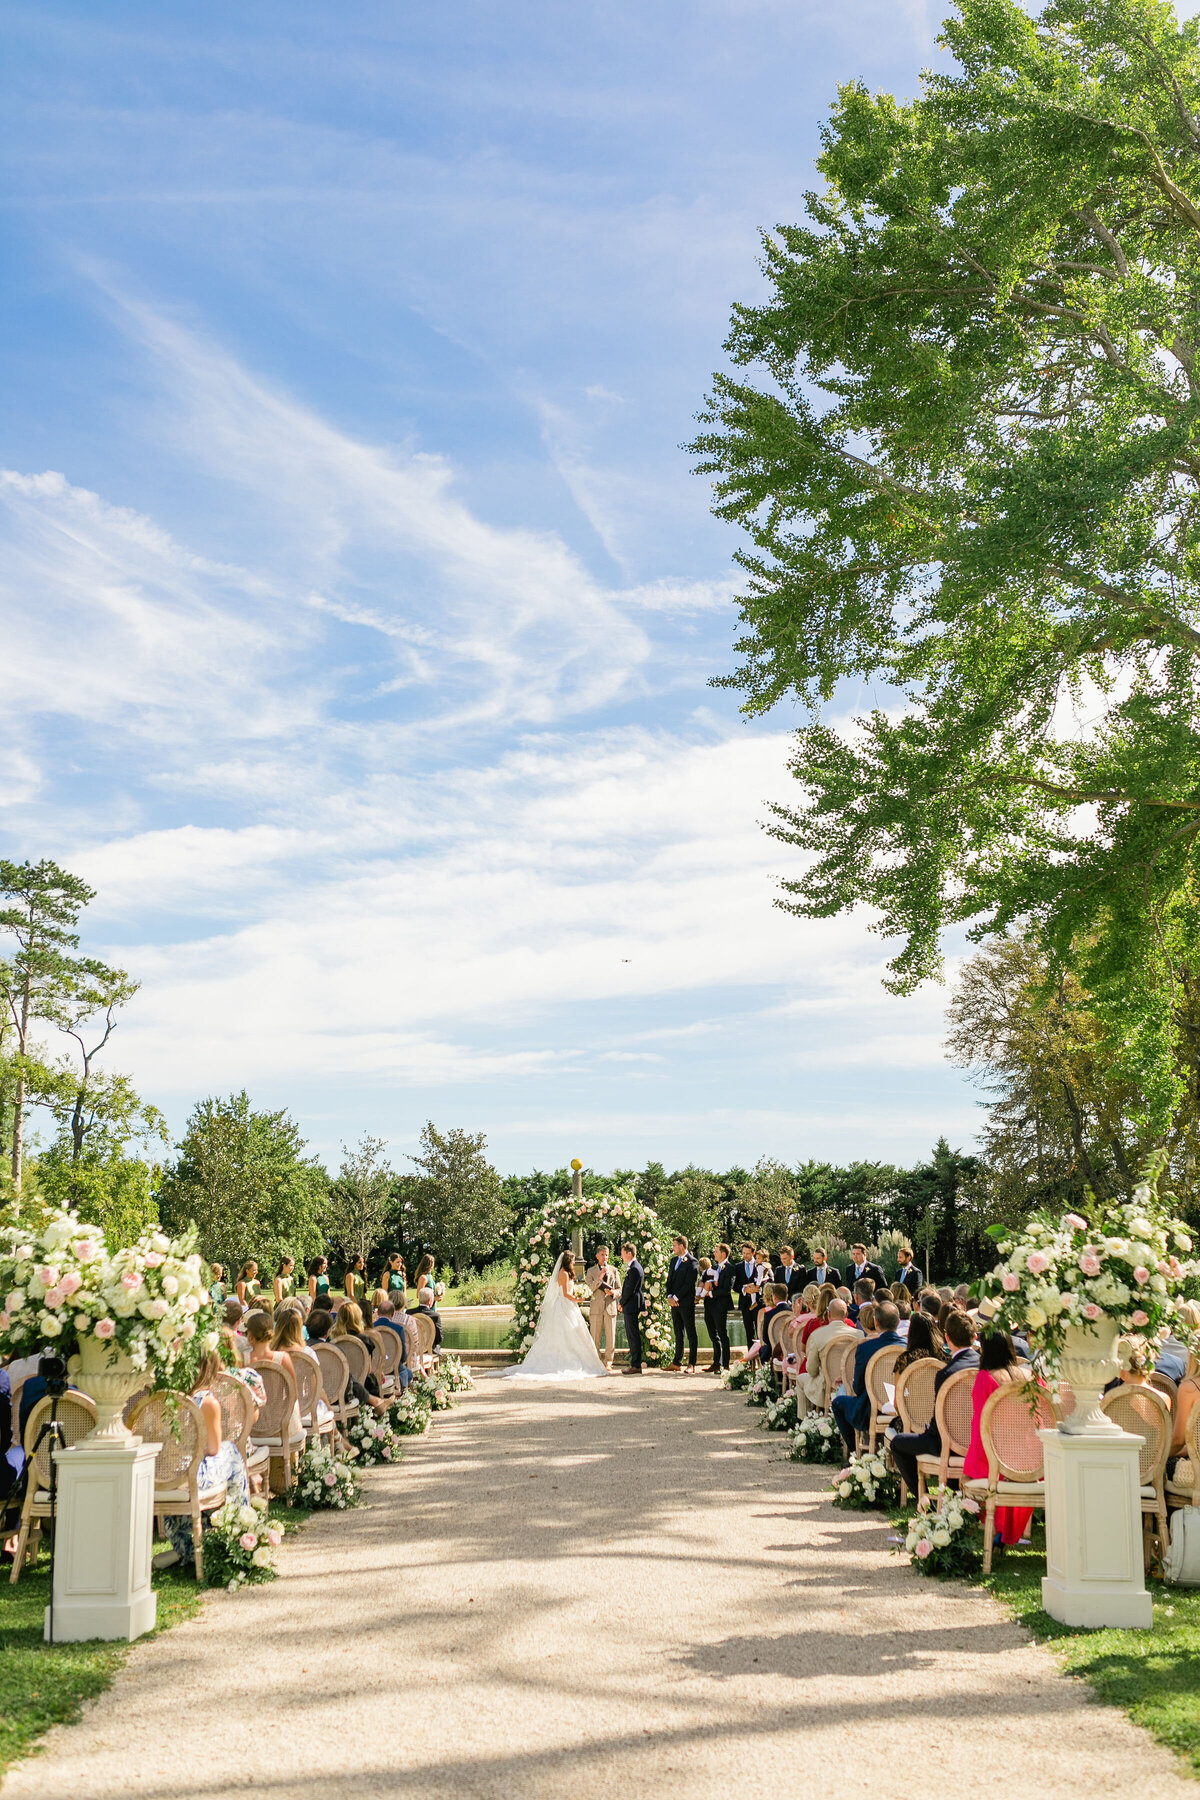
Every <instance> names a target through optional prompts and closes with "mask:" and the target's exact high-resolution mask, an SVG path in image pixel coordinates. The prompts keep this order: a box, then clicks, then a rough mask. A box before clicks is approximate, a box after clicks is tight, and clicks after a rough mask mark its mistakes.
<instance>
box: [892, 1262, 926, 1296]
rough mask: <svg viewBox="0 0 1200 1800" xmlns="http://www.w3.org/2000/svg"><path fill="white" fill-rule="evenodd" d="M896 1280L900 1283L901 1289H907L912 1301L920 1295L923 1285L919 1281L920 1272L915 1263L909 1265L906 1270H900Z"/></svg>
mask: <svg viewBox="0 0 1200 1800" xmlns="http://www.w3.org/2000/svg"><path fill="white" fill-rule="evenodd" d="M896 1280H897V1281H898V1282H900V1283H901V1285H902V1286H903V1287H906V1288H907V1289H908V1291H909V1293H910V1294H911V1295H912V1296H913V1298H914V1299H915V1298H916V1296H917V1295H918V1294H919V1293H920V1291H921V1288H922V1285H923V1284H922V1281H921V1271H920V1270H919V1269H918V1267H917V1265H916V1263H909V1265H908V1267H907V1268H906V1269H901V1271H900V1273H899V1274H898V1275H897V1277H896Z"/></svg>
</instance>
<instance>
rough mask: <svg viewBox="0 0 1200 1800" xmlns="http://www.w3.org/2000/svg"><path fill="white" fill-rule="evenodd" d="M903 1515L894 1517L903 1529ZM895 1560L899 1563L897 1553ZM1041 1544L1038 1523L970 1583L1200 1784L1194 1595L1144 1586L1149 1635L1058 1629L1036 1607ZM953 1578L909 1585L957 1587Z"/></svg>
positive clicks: (1198, 1594) (1042, 1566) (1199, 1668)
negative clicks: (1023, 1541) (1026, 1541)
mask: <svg viewBox="0 0 1200 1800" xmlns="http://www.w3.org/2000/svg"><path fill="white" fill-rule="evenodd" d="M909 1516H910V1515H909V1513H908V1512H896V1513H895V1514H894V1515H893V1529H897V1528H902V1526H903V1523H904V1522H906V1521H907V1519H908V1517H909ZM897 1554H899V1555H900V1556H904V1555H905V1554H906V1553H905V1552H904V1551H903V1550H901V1551H899V1552H898V1553H897ZM1045 1573H1046V1539H1045V1532H1044V1527H1043V1525H1042V1523H1041V1521H1040V1519H1037V1518H1035V1520H1034V1524H1033V1541H1032V1543H1031V1545H1030V1547H1029V1548H1028V1549H1024V1550H1004V1551H997V1553H996V1559H995V1562H994V1563H993V1565H992V1572H991V1574H990V1575H975V1576H968V1577H966V1580H967V1581H968V1584H969V1585H970V1586H972V1587H982V1588H983V1589H984V1590H985V1591H986V1592H987V1593H989V1594H991V1595H992V1597H993V1599H995V1600H998V1601H999V1602H1000V1604H1001V1605H1002V1606H1003V1607H1005V1608H1006V1610H1007V1611H1008V1612H1009V1613H1011V1615H1012V1616H1013V1618H1014V1619H1016V1621H1017V1623H1018V1624H1019V1625H1023V1626H1024V1627H1025V1629H1026V1630H1027V1631H1028V1632H1029V1634H1030V1636H1031V1637H1032V1638H1033V1639H1034V1640H1035V1642H1037V1643H1039V1644H1044V1645H1045V1646H1046V1648H1047V1649H1048V1650H1050V1652H1051V1653H1052V1654H1053V1656H1054V1657H1055V1660H1056V1661H1057V1662H1058V1664H1059V1666H1060V1668H1061V1669H1062V1670H1063V1671H1064V1673H1065V1674H1067V1675H1075V1676H1078V1677H1079V1678H1080V1680H1082V1681H1086V1682H1087V1684H1088V1686H1089V1687H1090V1688H1091V1689H1092V1690H1093V1692H1094V1693H1095V1695H1096V1698H1097V1699H1098V1700H1101V1701H1103V1702H1104V1703H1105V1705H1107V1706H1116V1707H1119V1708H1120V1710H1121V1711H1122V1712H1124V1713H1127V1714H1128V1716H1129V1717H1130V1718H1131V1719H1132V1720H1133V1721H1134V1723H1135V1724H1137V1725H1141V1726H1143V1727H1144V1728H1145V1730H1147V1731H1148V1732H1149V1733H1150V1734H1151V1736H1152V1737H1154V1738H1156V1739H1157V1740H1158V1742H1159V1743H1160V1744H1164V1745H1166V1747H1167V1748H1168V1749H1169V1750H1173V1751H1175V1753H1176V1754H1177V1755H1178V1756H1179V1757H1180V1758H1181V1760H1182V1764H1183V1769H1184V1772H1185V1773H1186V1774H1188V1775H1191V1776H1195V1777H1200V1588H1183V1587H1178V1588H1177V1587H1166V1586H1164V1584H1163V1583H1162V1582H1161V1581H1151V1580H1147V1583H1146V1586H1147V1588H1148V1590H1149V1592H1150V1595H1151V1597H1152V1599H1153V1603H1154V1627H1153V1629H1152V1630H1150V1631H1118V1630H1106V1631H1083V1630H1081V1629H1080V1628H1079V1627H1078V1626H1074V1625H1063V1624H1060V1623H1059V1621H1058V1620H1057V1619H1052V1618H1051V1617H1050V1614H1049V1613H1048V1612H1046V1611H1045V1610H1044V1609H1043V1607H1042V1576H1043V1575H1044V1574H1045ZM962 1579H963V1577H961V1576H955V1575H944V1576H938V1575H930V1576H921V1575H919V1574H917V1572H916V1570H913V1580H914V1581H921V1580H927V1581H939V1580H941V1581H957V1580H962Z"/></svg>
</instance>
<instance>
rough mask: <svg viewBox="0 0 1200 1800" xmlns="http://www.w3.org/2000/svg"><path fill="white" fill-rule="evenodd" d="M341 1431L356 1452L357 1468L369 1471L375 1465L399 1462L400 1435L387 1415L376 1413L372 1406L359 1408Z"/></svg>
mask: <svg viewBox="0 0 1200 1800" xmlns="http://www.w3.org/2000/svg"><path fill="white" fill-rule="evenodd" d="M343 1430H344V1432H345V1434H346V1436H347V1438H348V1439H349V1440H350V1442H351V1444H352V1445H353V1446H354V1448H355V1450H357V1452H358V1457H357V1462H358V1466H359V1468H362V1469H369V1468H372V1467H373V1466H374V1465H375V1464H376V1463H396V1462H399V1461H400V1456H401V1449H400V1434H399V1433H398V1432H397V1430H396V1428H395V1426H394V1425H393V1424H392V1422H391V1419H390V1418H389V1417H388V1415H387V1413H385V1412H383V1413H377V1412H376V1411H375V1409H374V1407H372V1406H360V1407H359V1409H358V1412H357V1414H356V1415H355V1417H354V1418H353V1419H351V1420H349V1421H348V1423H347V1424H346V1425H345V1426H344V1427H343Z"/></svg>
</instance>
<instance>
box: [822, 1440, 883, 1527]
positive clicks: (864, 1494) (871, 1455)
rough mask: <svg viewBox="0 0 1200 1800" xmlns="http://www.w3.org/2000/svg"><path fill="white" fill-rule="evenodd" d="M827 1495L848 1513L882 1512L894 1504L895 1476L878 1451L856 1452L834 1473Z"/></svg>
mask: <svg viewBox="0 0 1200 1800" xmlns="http://www.w3.org/2000/svg"><path fill="white" fill-rule="evenodd" d="M830 1498H831V1499H832V1501H833V1504H834V1505H835V1506H840V1507H842V1508H843V1509H844V1510H845V1511H847V1512H882V1511H883V1510H885V1509H886V1508H887V1507H889V1506H894V1505H895V1503H896V1500H897V1498H898V1489H897V1484H896V1477H895V1475H894V1474H893V1472H892V1470H891V1469H889V1468H888V1466H887V1463H886V1462H885V1461H884V1459H883V1455H882V1453H881V1452H880V1451H878V1450H872V1451H862V1452H858V1453H856V1454H855V1455H853V1456H852V1457H851V1458H850V1462H849V1464H848V1466H847V1467H846V1468H844V1469H843V1470H842V1471H841V1473H840V1474H838V1475H835V1476H834V1478H833V1488H832V1490H831V1494H830Z"/></svg>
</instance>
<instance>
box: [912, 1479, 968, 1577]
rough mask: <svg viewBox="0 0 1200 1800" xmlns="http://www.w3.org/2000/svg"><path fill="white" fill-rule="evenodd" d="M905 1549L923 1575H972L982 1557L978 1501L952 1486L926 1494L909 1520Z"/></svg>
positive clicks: (914, 1565)
mask: <svg viewBox="0 0 1200 1800" xmlns="http://www.w3.org/2000/svg"><path fill="white" fill-rule="evenodd" d="M935 1500H936V1506H935V1505H934V1501H935ZM897 1548H899V1546H897ZM904 1549H905V1550H906V1551H907V1552H908V1554H909V1556H910V1557H911V1559H912V1564H913V1567H914V1568H915V1569H919V1570H920V1572H921V1574H922V1575H974V1574H975V1573H976V1571H977V1570H978V1569H979V1566H980V1563H981V1561H982V1559H983V1534H982V1532H981V1530H980V1527H979V1502H978V1501H977V1500H973V1499H972V1498H971V1496H970V1495H969V1494H960V1493H958V1492H957V1491H956V1490H955V1489H954V1488H938V1489H936V1490H935V1493H934V1495H933V1496H932V1497H931V1496H930V1495H929V1494H926V1496H925V1498H924V1499H923V1500H922V1501H921V1502H920V1504H919V1506H918V1508H917V1512H916V1514H915V1516H914V1517H913V1518H911V1519H910V1520H909V1522H908V1528H907V1531H906V1533H905V1537H904Z"/></svg>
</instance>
